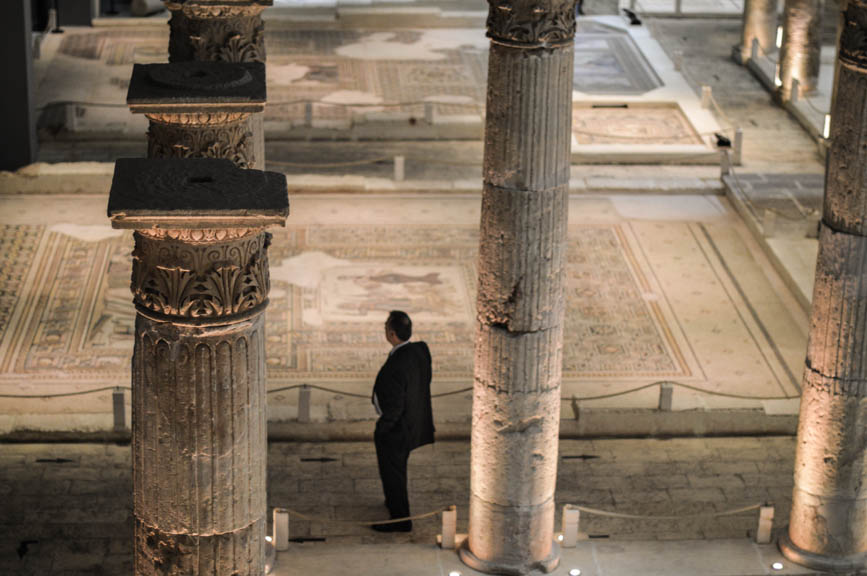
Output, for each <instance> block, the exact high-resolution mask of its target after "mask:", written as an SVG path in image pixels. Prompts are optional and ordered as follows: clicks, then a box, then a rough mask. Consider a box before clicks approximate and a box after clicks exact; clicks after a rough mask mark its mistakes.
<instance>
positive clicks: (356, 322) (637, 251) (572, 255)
mask: <svg viewBox="0 0 867 576" xmlns="http://www.w3.org/2000/svg"><path fill="white" fill-rule="evenodd" d="M4 202H5V203H6V204H7V205H8V208H9V210H8V211H7V212H6V213H5V214H6V215H5V216H2V217H0V224H2V226H0V246H2V247H3V250H2V252H0V271H2V274H0V322H2V323H0V390H4V391H9V392H12V391H16V392H18V393H21V392H24V391H29V392H36V393H40V392H56V391H61V390H63V391H67V390H70V389H87V388H92V387H94V386H95V385H97V384H102V385H106V384H118V383H122V384H125V383H128V382H129V358H130V354H131V351H132V337H131V336H132V330H133V308H132V305H131V303H130V296H129V292H128V290H129V289H128V286H129V275H130V268H129V262H130V249H131V238H130V237H129V235H128V234H126V233H123V234H121V233H118V232H116V231H113V230H111V229H109V228H108V227H107V226H106V225H105V223H102V222H101V219H102V213H103V210H104V206H103V203H104V201H102V200H100V199H96V200H92V201H91V200H88V201H87V202H82V201H81V200H77V199H76V200H72V199H71V200H69V201H68V203H67V201H64V202H61V203H60V205H58V202H60V200H52V202H53V203H54V205H55V206H57V207H58V208H61V209H60V210H59V211H58V215H57V216H55V217H54V219H55V220H56V221H55V222H53V223H52V222H44V217H41V216H40V215H39V214H40V202H41V200H39V199H36V198H21V199H6V200H4ZM293 202H294V205H293V217H292V218H290V222H289V226H288V227H287V228H286V229H282V230H277V231H275V234H274V243H273V246H272V249H271V266H272V285H273V290H272V295H271V305H270V308H269V309H268V326H267V330H268V350H267V362H268V369H269V372H268V376H269V387H271V388H274V387H278V386H282V385H287V384H294V383H319V384H328V385H332V386H341V387H344V389H345V390H347V391H353V390H354V391H356V392H359V391H360V392H363V391H365V390H367V389H368V388H369V385H370V382H371V381H372V379H373V377H374V375H375V373H376V371H377V369H378V368H379V366H380V364H381V362H382V358H383V355H384V354H385V353H386V352H387V345H386V344H385V343H384V341H383V339H382V335H381V324H382V319H383V318H384V316H385V315H387V312H388V311H389V310H391V309H395V308H402V309H404V310H406V311H407V312H409V313H410V314H411V315H412V316H413V317H414V319H415V322H416V326H417V334H418V337H420V338H423V339H425V340H426V341H427V342H428V343H429V344H430V346H431V349H432V351H433V357H434V368H435V373H436V378H435V384H434V386H435V389H436V390H439V391H445V390H449V389H454V388H456V387H463V386H466V385H468V384H469V383H470V382H471V380H472V338H473V318H474V312H473V305H474V302H475V283H476V278H475V261H476V251H477V244H478V236H477V224H476V222H478V209H479V208H478V198H477V197H475V198H473V197H467V198H461V197H458V198H454V197H450V198H399V199H397V200H394V199H392V200H388V199H386V198H383V197H369V198H347V197H343V198H340V197H337V198H334V199H328V198H312V197H310V198H304V197H302V198H298V199H295V200H293ZM634 202H635V203H634V204H624V200H623V198H612V199H607V198H606V199H601V198H600V199H593V200H590V199H575V200H573V203H572V204H573V206H572V208H571V210H572V214H573V221H572V223H571V226H570V232H569V241H570V246H569V248H570V251H569V266H568V284H567V302H568V310H567V316H566V326H565V328H566V329H565V346H564V374H563V377H564V392H566V393H568V394H575V393H581V394H586V393H587V392H588V391H589V390H611V389H616V388H621V389H622V388H623V387H624V386H634V385H635V383H646V382H653V381H658V380H665V379H673V380H678V381H683V382H693V383H697V384H699V385H705V386H709V387H710V388H712V389H723V390H729V391H739V393H746V394H757V393H760V392H762V393H764V394H766V395H767V394H770V395H773V394H790V393H793V392H795V391H796V390H797V385H798V377H797V376H796V374H797V373H798V371H799V365H800V364H801V363H802V362H803V350H804V345H805V337H804V333H803V326H801V325H799V324H798V320H797V319H795V317H793V316H791V314H790V313H789V311H787V308H786V304H785V301H786V300H785V297H784V296H779V295H778V294H777V293H776V292H775V290H776V289H777V287H775V286H773V285H772V284H769V283H768V281H767V280H764V272H763V271H762V268H761V267H760V264H759V263H757V262H756V261H755V259H754V257H753V254H752V251H751V250H752V249H751V248H749V247H748V246H747V245H746V244H745V240H744V239H742V238H741V232H740V231H739V229H738V228H737V226H736V225H734V224H733V222H734V221H729V220H731V216H730V214H729V213H728V209H726V208H724V207H723V206H722V205H719V204H718V201H716V200H714V199H705V198H698V197H696V198H695V199H693V200H684V199H683V198H678V199H671V200H664V201H660V202H662V203H661V204H659V205H656V204H652V203H651V204H649V205H645V204H642V203H646V202H648V200H647V199H636V200H635V201H634ZM666 202H667V203H668V204H665V203H666ZM690 207H692V208H690ZM684 209H686V210H694V212H695V213H694V214H692V215H691V216H690V217H689V218H682V219H678V218H677V217H676V213H677V211H683V210H684ZM82 211H86V214H85V215H83V216H82V217H81V218H77V219H73V220H72V221H74V222H76V223H75V224H72V223H70V219H69V216H70V215H71V214H77V213H80V212H82ZM671 212H674V213H675V216H672V215H671ZM31 219H33V221H31ZM10 220H11V221H10ZM40 220H43V222H42V223H41V224H39V223H38V222H39V221H40ZM88 222H90V224H88ZM360 222H362V223H363V224H360ZM735 278H737V280H735ZM744 285H746V286H747V287H746V288H744ZM644 400H646V399H643V400H641V401H642V402H643V401H644ZM100 401H101V400H100ZM274 401H275V402H276V403H277V404H279V403H280V402H281V401H285V402H290V401H294V396H286V397H284V398H281V397H280V396H278V397H276V398H275V399H274ZM93 402H94V400H93V399H89V400H84V399H82V400H80V401H78V400H74V399H73V400H71V401H70V402H69V403H68V404H67V407H69V406H74V405H76V403H77V405H78V406H79V407H80V409H81V410H87V409H90V407H91V405H92V403H93ZM43 406H44V409H46V410H50V408H49V406H48V405H47V404H45V403H44V402H42V401H30V403H25V404H22V405H18V406H8V405H7V406H6V407H5V408H6V409H7V410H9V409H11V410H12V411H13V412H14V411H19V410H20V411H33V410H36V409H43V408H42V407H43ZM357 407H358V406H356V408H357ZM361 408H364V409H367V408H368V407H367V406H363V407H361ZM354 409H355V408H352V410H354ZM329 410H331V407H329ZM335 410H336V411H335V412H333V413H332V412H329V414H330V415H331V416H332V417H338V418H339V417H341V416H340V414H341V413H340V412H339V410H337V409H336V408H335ZM353 414H354V412H352V411H351V410H350V412H348V413H347V417H353V416H352V415H353Z"/></svg>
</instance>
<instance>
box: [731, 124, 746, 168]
mask: <svg viewBox="0 0 867 576" xmlns="http://www.w3.org/2000/svg"><path fill="white" fill-rule="evenodd" d="M743 150H744V131H743V130H742V129H741V128H736V129H735V141H734V158H733V162H734V165H735V166H740V165H741V162H743Z"/></svg>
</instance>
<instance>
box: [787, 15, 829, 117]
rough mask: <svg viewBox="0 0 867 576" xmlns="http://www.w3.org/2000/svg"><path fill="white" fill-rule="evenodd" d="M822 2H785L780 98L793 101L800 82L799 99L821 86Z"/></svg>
mask: <svg viewBox="0 0 867 576" xmlns="http://www.w3.org/2000/svg"><path fill="white" fill-rule="evenodd" d="M823 10H824V8H823V0H786V4H785V8H784V9H783V45H782V46H781V47H780V82H781V83H782V85H781V86H780V87H779V92H778V95H779V98H780V99H782V100H783V101H786V100H789V99H790V98H791V97H792V79H795V78H797V80H798V85H799V90H798V92H799V94H798V95H799V96H800V95H803V94H809V93H810V92H812V91H813V90H815V89H816V86H817V84H818V82H819V68H820V66H821V55H822V11H823Z"/></svg>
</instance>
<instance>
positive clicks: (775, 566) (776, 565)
mask: <svg viewBox="0 0 867 576" xmlns="http://www.w3.org/2000/svg"><path fill="white" fill-rule="evenodd" d="M771 568H773V569H774V570H782V569H783V563H782V562H774V563H773V564H771Z"/></svg>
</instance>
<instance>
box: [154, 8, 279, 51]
mask: <svg viewBox="0 0 867 576" xmlns="http://www.w3.org/2000/svg"><path fill="white" fill-rule="evenodd" d="M170 25H171V36H170V38H169V61H170V62H182V61H188V60H197V61H203V62H215V61H219V62H264V61H265V34H264V30H265V24H264V23H263V22H262V17H261V7H257V6H253V7H226V6H209V7H204V6H198V7H196V9H195V10H192V11H191V10H188V9H184V10H176V11H173V12H172V19H171V21H170Z"/></svg>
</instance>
